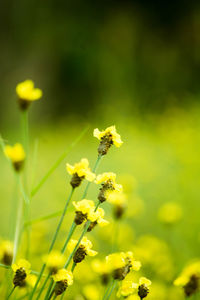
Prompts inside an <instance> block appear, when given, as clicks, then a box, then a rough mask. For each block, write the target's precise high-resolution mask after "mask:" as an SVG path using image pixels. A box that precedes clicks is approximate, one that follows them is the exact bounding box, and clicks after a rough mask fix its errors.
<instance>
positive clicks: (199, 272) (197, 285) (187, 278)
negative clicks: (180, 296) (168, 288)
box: [174, 261, 200, 297]
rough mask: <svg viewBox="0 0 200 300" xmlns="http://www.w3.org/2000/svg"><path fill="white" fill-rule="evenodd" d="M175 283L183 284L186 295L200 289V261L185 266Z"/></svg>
mask: <svg viewBox="0 0 200 300" xmlns="http://www.w3.org/2000/svg"><path fill="white" fill-rule="evenodd" d="M174 285H176V286H181V287H183V289H184V292H185V295H186V296H188V297H189V296H191V295H192V294H195V293H196V292H197V291H198V290H199V289H200V261H196V262H194V263H191V264H189V265H188V266H187V267H185V268H184V269H183V271H182V273H181V274H180V276H179V277H178V278H176V280H175V281H174Z"/></svg>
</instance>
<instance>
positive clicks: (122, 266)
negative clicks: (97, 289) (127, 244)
mask: <svg viewBox="0 0 200 300" xmlns="http://www.w3.org/2000/svg"><path fill="white" fill-rule="evenodd" d="M106 263H107V265H108V269H109V270H110V272H112V273H113V277H114V279H118V280H123V279H124V278H125V277H126V275H127V274H128V273H129V272H130V270H131V269H132V270H134V271H139V269H140V267H141V263H140V262H139V261H135V260H134V259H133V253H132V252H131V251H129V252H126V253H125V252H119V253H113V254H110V255H108V256H107V257H106Z"/></svg>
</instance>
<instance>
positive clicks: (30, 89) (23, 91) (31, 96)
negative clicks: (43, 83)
mask: <svg viewBox="0 0 200 300" xmlns="http://www.w3.org/2000/svg"><path fill="white" fill-rule="evenodd" d="M16 93H17V95H18V97H19V98H20V99H22V100H26V101H35V100H38V99H40V98H41V97H42V91H41V90H40V89H38V88H37V89H36V88H34V82H33V81H32V80H25V81H23V82H21V83H19V84H18V85H17V87H16Z"/></svg>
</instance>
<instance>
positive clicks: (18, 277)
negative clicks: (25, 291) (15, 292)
mask: <svg viewBox="0 0 200 300" xmlns="http://www.w3.org/2000/svg"><path fill="white" fill-rule="evenodd" d="M30 268H31V264H30V263H29V262H28V261H27V260H25V259H20V260H19V261H18V262H17V263H16V264H13V265H12V269H13V271H14V273H15V274H14V278H13V284H14V286H15V287H16V286H19V287H23V286H25V285H26V278H27V275H29V274H30Z"/></svg>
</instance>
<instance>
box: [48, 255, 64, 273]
mask: <svg viewBox="0 0 200 300" xmlns="http://www.w3.org/2000/svg"><path fill="white" fill-rule="evenodd" d="M43 259H44V262H45V264H46V265H47V268H48V269H49V271H50V272H51V273H53V274H54V273H57V271H58V270H59V269H60V268H61V267H62V266H63V265H64V263H65V256H64V255H63V254H62V253H60V252H59V251H56V250H54V251H52V252H50V253H49V254H47V255H45V256H44V258H43Z"/></svg>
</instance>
